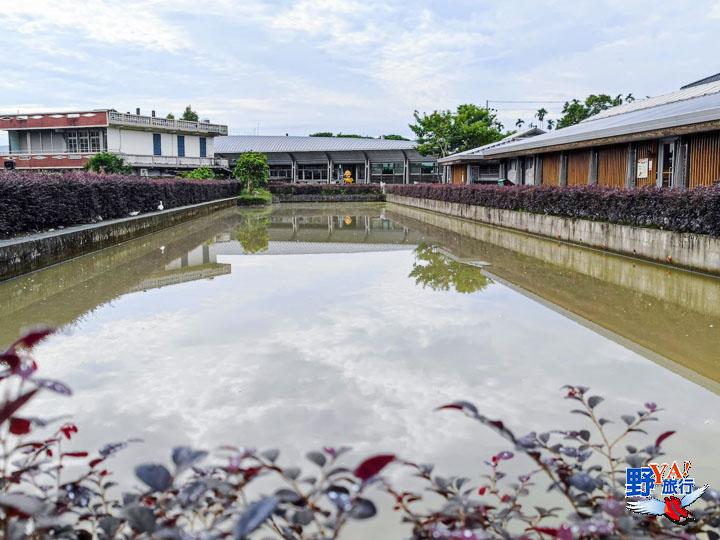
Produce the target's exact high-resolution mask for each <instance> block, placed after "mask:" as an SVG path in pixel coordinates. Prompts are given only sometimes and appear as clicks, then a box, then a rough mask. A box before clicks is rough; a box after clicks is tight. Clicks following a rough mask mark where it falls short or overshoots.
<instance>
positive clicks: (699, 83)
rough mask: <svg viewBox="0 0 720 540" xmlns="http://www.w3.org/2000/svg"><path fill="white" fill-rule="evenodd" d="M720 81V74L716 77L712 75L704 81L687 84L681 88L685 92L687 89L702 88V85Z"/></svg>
mask: <svg viewBox="0 0 720 540" xmlns="http://www.w3.org/2000/svg"><path fill="white" fill-rule="evenodd" d="M717 81H720V73H716V74H715V75H710V76H709V77H705V78H704V79H700V80H699V81H695V82H691V83H690V84H686V85H685V86H683V87H682V88H681V90H685V89H686V88H690V87H692V86H700V85H701V84H707V83H711V82H717Z"/></svg>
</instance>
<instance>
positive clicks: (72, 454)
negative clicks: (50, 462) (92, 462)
mask: <svg viewBox="0 0 720 540" xmlns="http://www.w3.org/2000/svg"><path fill="white" fill-rule="evenodd" d="M62 457H88V453H87V452H63V453H62Z"/></svg>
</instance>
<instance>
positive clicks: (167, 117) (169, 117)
mask: <svg viewBox="0 0 720 540" xmlns="http://www.w3.org/2000/svg"><path fill="white" fill-rule="evenodd" d="M165 118H166V119H167V120H175V115H174V114H173V113H168V115H167V116H166V117H165Z"/></svg>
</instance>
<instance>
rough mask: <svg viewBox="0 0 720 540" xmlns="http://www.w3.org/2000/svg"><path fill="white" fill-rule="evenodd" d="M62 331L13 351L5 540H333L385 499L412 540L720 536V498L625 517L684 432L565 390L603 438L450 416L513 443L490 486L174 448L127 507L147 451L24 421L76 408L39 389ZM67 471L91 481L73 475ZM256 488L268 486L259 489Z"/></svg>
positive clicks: (369, 464) (425, 468) (647, 413)
mask: <svg viewBox="0 0 720 540" xmlns="http://www.w3.org/2000/svg"><path fill="white" fill-rule="evenodd" d="M51 333H52V330H50V329H44V328H38V329H35V330H32V331H31V332H29V333H27V334H25V335H24V336H22V337H21V338H20V339H18V340H17V341H16V342H15V343H13V344H12V345H11V346H10V347H9V348H8V349H7V350H6V351H5V352H3V353H0V392H2V396H3V397H2V402H0V466H1V467H2V468H1V469H0V472H1V475H2V476H1V477H0V536H1V537H2V538H5V539H8V540H16V539H18V540H19V539H21V538H36V539H46V538H47V539H49V538H65V539H82V540H84V539H89V538H100V539H109V538H118V539H120V538H122V539H136V538H137V539H140V538H158V539H160V538H162V539H173V540H175V539H177V540H186V539H187V540H195V539H197V540H211V539H216V538H217V539H220V538H233V539H236V540H242V539H245V538H268V537H271V538H279V539H287V540H293V539H296V540H320V539H334V538H340V537H341V536H342V535H343V534H344V531H345V530H346V527H347V525H348V523H350V522H352V521H353V520H365V519H370V518H372V517H374V516H375V515H376V514H377V512H378V511H386V510H382V509H380V510H378V507H377V506H376V504H375V502H373V500H372V499H371V498H370V497H373V494H375V495H377V494H380V493H383V492H384V493H385V494H389V495H390V496H391V497H392V499H391V500H393V501H394V504H393V511H395V512H396V513H397V514H398V517H399V519H400V520H402V522H403V523H405V524H406V525H407V535H408V537H410V538H412V539H413V540H479V539H485V538H503V539H506V538H521V539H525V538H559V539H561V540H573V539H599V538H613V539H614V538H617V539H622V538H630V539H634V538H679V539H691V538H702V539H705V538H707V539H708V540H717V539H718V538H719V536H718V534H717V532H716V531H717V530H718V527H719V526H720V493H719V492H718V491H716V490H713V489H708V490H707V491H705V493H704V494H703V499H702V500H701V501H698V502H697V503H696V504H694V505H693V507H692V515H693V518H694V520H695V521H692V522H690V523H689V524H688V525H687V526H685V527H680V526H678V525H674V524H673V523H671V522H670V521H668V520H667V519H665V518H664V517H661V518H654V517H652V518H651V517H643V516H638V515H634V514H630V513H629V512H628V510H626V508H625V504H626V503H625V497H624V487H623V479H624V474H623V469H624V467H626V466H628V465H629V466H632V467H639V466H641V465H643V464H647V463H649V462H651V461H655V460H657V459H658V458H659V457H660V456H662V455H663V453H662V444H663V442H664V441H665V440H666V439H667V438H668V437H670V436H671V435H673V433H674V432H672V431H665V432H663V433H661V434H659V435H658V436H657V437H650V435H648V434H647V432H646V429H647V428H648V427H649V426H650V425H652V422H651V421H656V420H658V413H659V412H660V409H659V408H658V406H657V405H656V404H654V403H646V404H645V405H644V406H641V407H639V408H638V409H639V410H636V411H634V412H633V413H632V414H625V415H622V416H621V417H620V418H619V419H617V422H615V423H611V421H610V420H609V419H608V418H606V417H605V416H603V414H602V413H601V412H600V410H601V409H602V401H603V398H602V397H600V396H597V395H591V393H590V390H589V389H588V388H585V387H582V386H566V387H565V388H564V389H563V393H564V397H565V399H567V400H569V401H570V402H571V403H572V406H573V407H574V408H573V410H572V411H571V412H572V413H574V414H577V415H579V416H580V417H582V418H584V419H586V420H587V422H588V427H589V428H590V429H580V430H577V429H554V430H549V431H546V432H541V433H535V432H531V433H527V434H525V435H517V434H516V433H515V432H513V431H512V430H511V429H510V428H508V427H507V426H506V425H505V424H504V423H503V422H502V421H500V420H492V419H489V418H487V417H486V416H484V415H483V414H481V413H480V411H479V410H478V409H477V407H476V406H475V405H473V404H472V403H470V402H467V401H456V402H453V403H448V404H445V405H442V406H440V407H438V410H439V411H440V412H445V413H451V412H460V413H463V414H465V415H466V416H468V417H469V418H470V419H471V420H472V421H474V422H477V423H479V424H480V425H482V426H484V427H486V428H489V430H491V431H493V432H495V434H496V435H498V436H499V439H500V440H504V441H505V444H506V445H507V449H505V450H502V451H499V452H498V453H496V454H494V455H492V456H488V457H487V458H486V459H484V460H483V459H482V456H478V457H479V460H478V461H483V462H484V467H485V469H486V473H485V474H481V475H480V476H479V477H478V476H477V471H467V475H466V476H462V477H454V476H451V477H445V476H440V475H438V474H435V473H434V471H433V466H432V465H429V464H422V463H416V462H414V461H412V460H409V459H407V458H405V457H400V456H399V455H398V454H395V453H384V454H377V455H373V456H370V457H367V458H365V459H361V460H359V462H358V463H357V465H354V466H347V465H345V464H344V463H345V462H347V461H348V459H349V455H350V454H349V451H350V449H349V448H347V447H332V448H331V447H326V448H323V449H321V450H315V451H310V452H308V453H307V455H306V457H307V460H308V463H309V464H308V466H307V468H306V469H305V470H303V469H301V468H300V467H297V466H293V465H287V464H283V463H281V461H280V451H279V450H277V449H273V448H270V449H265V450H256V449H253V448H248V447H243V446H234V445H226V446H221V447H219V448H217V449H216V450H215V451H213V452H212V453H211V452H208V451H207V450H204V449H195V448H190V447H184V446H183V447H176V448H174V449H173V450H172V452H171V455H170V458H171V459H170V460H168V462H167V465H165V464H160V463H144V464H140V465H138V466H137V467H136V468H135V476H136V477H137V480H136V482H135V485H136V486H137V487H135V489H133V490H131V491H129V492H126V493H122V494H120V493H119V487H118V483H116V481H115V480H119V483H121V484H125V485H132V483H131V482H128V480H129V479H115V480H113V476H112V472H111V461H112V457H113V456H114V455H115V454H117V453H118V452H120V451H121V450H123V449H124V448H126V447H127V446H128V445H129V444H131V443H140V442H141V441H138V440H136V439H125V440H121V441H118V442H111V443H108V444H105V445H104V446H103V447H101V448H99V449H98V450H97V451H95V452H87V451H66V450H64V449H63V445H64V444H66V441H67V440H68V439H71V438H75V437H77V436H78V428H77V426H76V425H74V424H72V423H62V424H60V425H57V426H55V425H53V421H52V420H48V419H44V418H37V417H30V416H27V415H26V414H25V413H24V407H25V406H26V405H27V404H28V403H29V402H30V401H31V400H32V399H33V398H34V397H35V396H36V395H37V393H38V392H41V391H50V392H55V393H57V394H60V395H64V396H70V395H71V394H72V391H71V390H70V388H69V387H68V386H66V385H65V384H64V383H62V382H60V381H55V380H50V379H46V378H42V377H39V376H38V375H37V369H38V366H37V362H36V361H35V359H34V358H33V348H34V347H35V345H37V343H39V342H40V341H41V340H43V339H45V338H46V337H47V336H48V335H50V334H51ZM630 439H635V440H633V441H630ZM643 440H644V442H643ZM638 441H639V442H640V444H638ZM630 442H633V443H634V444H635V445H636V446H633V445H631V444H630ZM708 451H711V450H710V449H708ZM512 459H522V460H523V461H522V464H523V466H525V467H527V469H525V470H527V472H526V473H523V474H520V475H519V476H514V475H513V476H511V475H510V474H509V473H507V472H504V471H503V466H504V464H506V463H507V462H508V461H509V460H512ZM353 461H354V460H353ZM70 463H72V464H73V465H74V467H73V468H72V470H78V469H79V471H80V472H77V473H72V476H71V473H69V472H68V467H67V465H68V464H70ZM388 467H402V468H404V469H406V470H407V471H408V472H409V473H411V474H413V475H414V476H415V477H417V479H419V480H420V481H421V482H422V484H424V486H425V489H423V490H414V491H407V490H402V489H398V488H397V487H396V486H395V485H393V483H392V482H391V481H390V480H389V479H388V478H387V477H386V476H385V475H384V474H383V472H384V471H385V470H386V468H388ZM471 478H480V480H479V482H478V481H476V480H475V481H474V480H471ZM259 479H264V480H263V482H262V484H261V485H262V488H260V487H259V486H256V485H255V482H256V481H257V480H259ZM251 484H253V489H251V490H249V489H248V487H249V486H250V485H251ZM268 486H270V487H268ZM531 490H532V491H534V492H535V493H537V494H542V501H544V502H543V505H542V506H539V505H538V498H535V499H534V500H530V498H529V495H530V493H531ZM250 493H254V495H252V496H251V495H250ZM382 500H387V497H382ZM698 535H701V536H698Z"/></svg>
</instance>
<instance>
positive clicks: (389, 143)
mask: <svg viewBox="0 0 720 540" xmlns="http://www.w3.org/2000/svg"><path fill="white" fill-rule="evenodd" d="M214 144H215V153H216V154H240V153H243V152H265V153H272V152H347V151H362V150H411V149H413V148H415V145H416V143H415V142H414V141H394V140H388V139H352V138H345V137H283V136H278V135H230V136H227V137H215V141H214Z"/></svg>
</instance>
